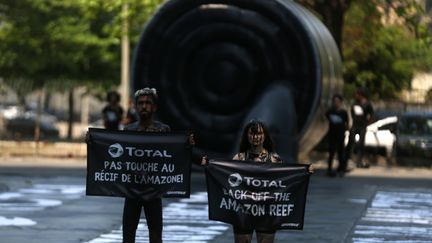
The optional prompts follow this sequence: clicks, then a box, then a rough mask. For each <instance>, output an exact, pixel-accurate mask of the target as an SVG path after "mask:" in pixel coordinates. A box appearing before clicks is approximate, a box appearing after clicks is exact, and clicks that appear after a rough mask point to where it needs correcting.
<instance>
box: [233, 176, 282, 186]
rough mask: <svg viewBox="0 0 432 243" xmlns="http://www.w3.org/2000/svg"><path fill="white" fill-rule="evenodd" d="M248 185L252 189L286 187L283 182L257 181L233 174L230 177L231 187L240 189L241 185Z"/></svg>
mask: <svg viewBox="0 0 432 243" xmlns="http://www.w3.org/2000/svg"><path fill="white" fill-rule="evenodd" d="M242 183H243V184H246V186H252V187H261V188H263V187H286V185H284V184H283V183H282V181H281V180H265V179H256V178H254V177H249V176H241V175H240V174H239V173H233V174H231V175H229V177H228V184H229V185H230V186H231V187H238V186H240V185H241V184H242Z"/></svg>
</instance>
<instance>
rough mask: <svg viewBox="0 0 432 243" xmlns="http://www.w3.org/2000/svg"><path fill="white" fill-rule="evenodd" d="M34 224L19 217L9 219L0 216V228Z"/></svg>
mask: <svg viewBox="0 0 432 243" xmlns="http://www.w3.org/2000/svg"><path fill="white" fill-rule="evenodd" d="M35 224H36V222H35V221H33V220H31V219H26V218H20V217H13V218H10V219H9V218H6V217H3V216H0V226H32V225H35Z"/></svg>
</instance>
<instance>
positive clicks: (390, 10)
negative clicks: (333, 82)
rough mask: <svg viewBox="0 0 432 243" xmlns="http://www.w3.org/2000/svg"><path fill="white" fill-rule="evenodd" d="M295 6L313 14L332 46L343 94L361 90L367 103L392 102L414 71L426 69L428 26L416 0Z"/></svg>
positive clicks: (307, 1)
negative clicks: (339, 65) (337, 51)
mask: <svg viewBox="0 0 432 243" xmlns="http://www.w3.org/2000/svg"><path fill="white" fill-rule="evenodd" d="M297 2H299V3H301V4H304V5H305V6H306V7H308V8H310V9H312V10H313V11H314V12H315V13H317V14H318V16H319V17H320V18H321V19H323V22H324V24H326V25H327V27H328V28H329V30H330V32H331V33H332V34H333V36H334V38H335V41H336V42H337V43H338V46H339V47H340V50H341V54H342V57H343V60H344V61H343V65H344V80H345V91H346V93H347V94H351V93H353V92H354V90H355V88H356V87H358V86H363V87H366V88H367V89H368V90H369V91H370V93H371V94H372V97H373V98H376V99H377V98H394V97H397V95H398V93H399V92H400V91H401V90H403V89H407V88H410V85H411V80H412V78H413V75H414V73H415V72H416V71H426V72H430V71H431V70H432V58H431V56H432V45H431V38H430V33H428V28H427V25H428V23H427V22H425V21H424V20H423V18H422V16H424V9H423V8H422V6H421V5H420V4H419V3H418V1H415V0H401V1H390V0H372V1H360V0H344V1H340V0H331V1H322V0H297ZM325 3H327V4H325ZM342 15H343V19H342V21H340V20H341V16H342ZM336 20H337V21H336ZM389 20H393V21H389ZM386 22H387V23H386ZM335 30H336V31H335Z"/></svg>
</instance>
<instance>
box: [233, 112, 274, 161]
mask: <svg viewBox="0 0 432 243" xmlns="http://www.w3.org/2000/svg"><path fill="white" fill-rule="evenodd" d="M260 127H261V128H262V129H263V132H264V143H263V147H264V148H265V149H266V150H267V151H268V152H273V151H274V147H273V140H272V138H271V137H270V134H269V132H268V129H267V127H266V126H265V125H264V123H263V122H261V121H258V120H251V121H250V122H249V123H248V124H247V125H246V126H245V127H244V129H243V133H242V136H241V141H240V148H239V152H240V153H244V152H246V151H248V150H249V149H250V148H251V144H250V143H249V139H248V131H249V129H252V132H258V130H259V128H260Z"/></svg>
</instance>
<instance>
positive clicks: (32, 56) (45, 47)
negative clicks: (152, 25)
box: [0, 0, 161, 92]
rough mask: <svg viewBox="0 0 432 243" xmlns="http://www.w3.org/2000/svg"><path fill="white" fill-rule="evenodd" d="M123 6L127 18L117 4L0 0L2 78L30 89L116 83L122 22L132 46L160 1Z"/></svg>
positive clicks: (144, 0) (136, 0)
mask: <svg viewBox="0 0 432 243" xmlns="http://www.w3.org/2000/svg"><path fill="white" fill-rule="evenodd" d="M127 2H128V5H129V10H130V11H129V12H128V14H126V15H125V14H124V13H123V12H122V3H123V1H117V0H19V1H16V0H0V53H1V55H0V76H1V77H2V78H3V79H4V81H5V82H6V83H7V84H9V85H10V86H12V87H14V86H16V85H14V84H15V83H17V80H20V81H23V82H26V83H27V84H28V85H27V87H31V88H32V89H33V88H38V87H42V86H48V87H55V88H58V87H60V88H63V89H68V88H71V87H73V86H76V85H88V86H94V87H106V88H109V87H111V86H112V85H114V84H116V83H119V77H120V40H121V35H122V32H121V30H122V28H121V26H122V23H123V20H124V19H125V18H126V19H128V20H129V25H130V27H129V35H130V39H131V45H132V46H133V45H134V44H135V43H136V42H137V41H138V39H139V33H140V32H141V31H142V26H143V25H144V23H145V21H146V20H147V19H148V18H149V16H150V15H151V14H152V13H153V11H154V10H155V8H156V7H157V5H158V4H160V3H161V0H141V1H140V0H129V1H127ZM59 82H61V83H62V84H63V85H60V86H59V85H57V84H55V83H59ZM53 83H54V84H53ZM16 88H18V89H19V88H21V86H16ZM22 88H24V87H22ZM23 92H24V91H23Z"/></svg>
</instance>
